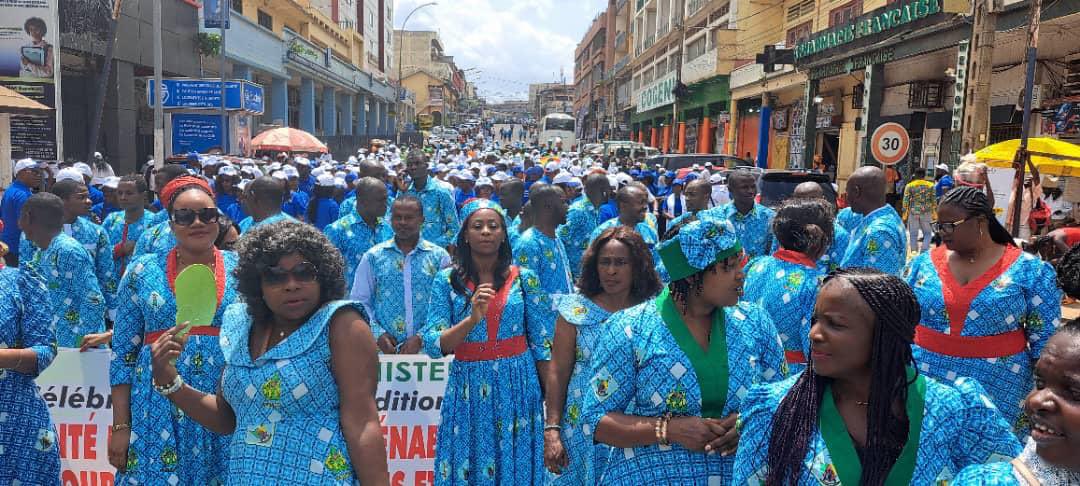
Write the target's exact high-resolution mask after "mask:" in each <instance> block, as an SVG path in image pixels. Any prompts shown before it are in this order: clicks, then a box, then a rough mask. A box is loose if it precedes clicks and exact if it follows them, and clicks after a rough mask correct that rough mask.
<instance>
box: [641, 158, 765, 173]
mask: <svg viewBox="0 0 1080 486" xmlns="http://www.w3.org/2000/svg"><path fill="white" fill-rule="evenodd" d="M645 163H646V164H647V165H648V166H649V167H655V166H657V165H659V166H660V167H662V168H664V169H665V170H668V171H672V172H674V171H677V170H679V169H682V168H685V167H691V166H693V165H694V164H697V165H700V166H702V167H704V166H706V165H710V164H711V165H713V166H721V167H727V166H728V165H735V166H741V165H753V164H752V163H750V162H748V161H745V160H743V159H740V158H738V157H735V156H733V155H723V154H664V155H657V156H654V157H649V158H648V159H645Z"/></svg>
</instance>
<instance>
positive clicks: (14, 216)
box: [0, 159, 41, 267]
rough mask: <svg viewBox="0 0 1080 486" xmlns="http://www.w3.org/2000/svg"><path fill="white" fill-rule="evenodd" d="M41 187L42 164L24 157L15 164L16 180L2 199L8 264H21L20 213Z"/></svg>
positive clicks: (0, 208)
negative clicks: (35, 190) (35, 191)
mask: <svg viewBox="0 0 1080 486" xmlns="http://www.w3.org/2000/svg"><path fill="white" fill-rule="evenodd" d="M39 187H41V166H40V165H39V164H38V163H37V162H35V161H33V160H32V159H22V160H20V161H18V162H17V163H16V164H15V180H14V181H12V182H11V185H10V186H8V188H7V190H6V191H4V199H3V201H0V217H2V219H3V221H4V231H3V234H2V239H3V241H4V244H6V245H7V247H8V253H7V255H4V261H5V262H6V263H7V264H8V266H12V267H17V266H19V239H20V237H22V231H21V230H19V214H20V213H21V212H22V206H23V204H24V203H25V202H26V200H27V199H29V198H30V196H31V195H33V194H34V189H37V188H39Z"/></svg>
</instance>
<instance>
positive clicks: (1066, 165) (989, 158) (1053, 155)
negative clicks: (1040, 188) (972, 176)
mask: <svg viewBox="0 0 1080 486" xmlns="http://www.w3.org/2000/svg"><path fill="white" fill-rule="evenodd" d="M1019 147H1020V140H1018V139H1015V140H1006V141H1004V142H1000V143H995V144H993V145H990V146H988V147H985V148H983V149H982V150H980V151H978V152H975V156H976V157H978V159H979V162H983V163H985V164H986V165H989V166H990V167H1001V168H1010V167H1012V163H1013V158H1015V157H1016V149H1017V148H1019ZM1028 152H1030V153H1031V162H1032V163H1034V164H1035V166H1036V167H1038V168H1039V171H1040V172H1041V173H1043V174H1049V175H1056V176H1074V177H1075V176H1080V145H1073V144H1071V143H1069V142H1062V141H1061V140H1058V139H1056V138H1045V137H1041V138H1032V139H1029V140H1028Z"/></svg>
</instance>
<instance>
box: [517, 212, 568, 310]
mask: <svg viewBox="0 0 1080 486" xmlns="http://www.w3.org/2000/svg"><path fill="white" fill-rule="evenodd" d="M513 253H514V258H515V259H517V264H518V265H519V266H521V267H523V268H528V269H529V270H532V271H533V272H535V273H536V276H537V277H540V290H543V291H544V292H545V293H548V294H569V293H571V292H573V291H574V277H573V276H572V275H571V273H570V263H569V262H568V261H567V258H566V248H565V247H564V246H563V242H562V240H560V239H559V238H558V237H555V238H552V237H550V236H548V235H545V234H544V233H541V232H540V230H538V229H536V228H529V229H527V230H525V232H524V233H522V234H521V237H519V238H518V240H517V243H515V244H514V252H513Z"/></svg>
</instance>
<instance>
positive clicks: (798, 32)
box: [786, 20, 814, 47]
mask: <svg viewBox="0 0 1080 486" xmlns="http://www.w3.org/2000/svg"><path fill="white" fill-rule="evenodd" d="M813 24H814V21H812V20H810V21H806V22H803V23H802V24H799V25H798V26H796V27H795V28H793V29H790V30H788V31H787V43H786V45H787V46H788V47H795V45H796V44H798V43H799V42H802V41H804V40H806V39H808V38H809V37H810V29H812V28H813Z"/></svg>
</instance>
